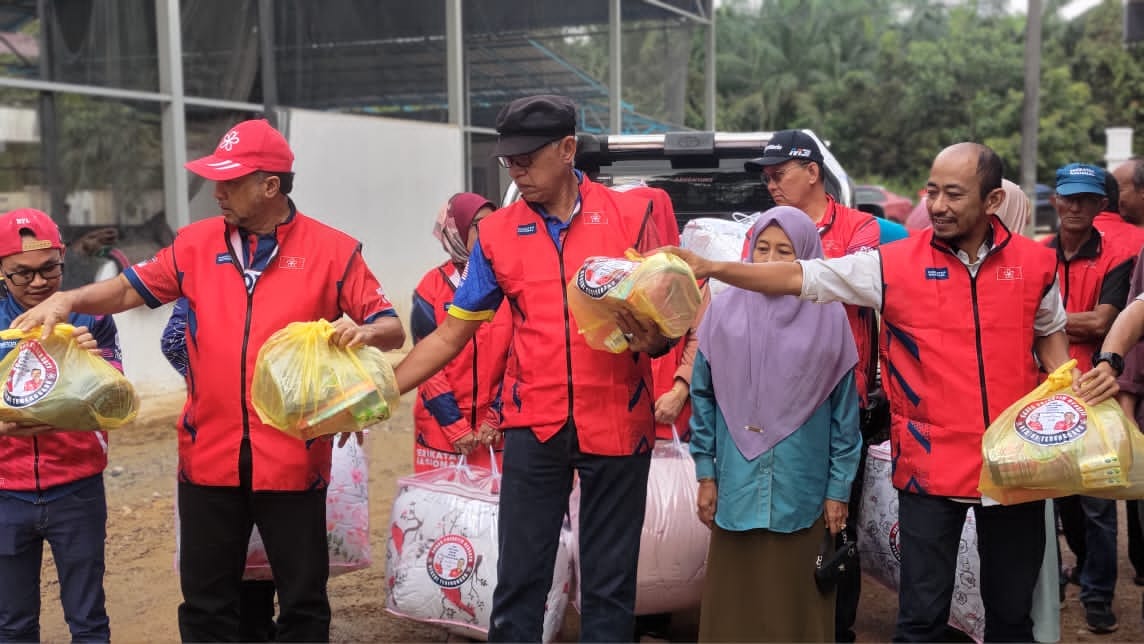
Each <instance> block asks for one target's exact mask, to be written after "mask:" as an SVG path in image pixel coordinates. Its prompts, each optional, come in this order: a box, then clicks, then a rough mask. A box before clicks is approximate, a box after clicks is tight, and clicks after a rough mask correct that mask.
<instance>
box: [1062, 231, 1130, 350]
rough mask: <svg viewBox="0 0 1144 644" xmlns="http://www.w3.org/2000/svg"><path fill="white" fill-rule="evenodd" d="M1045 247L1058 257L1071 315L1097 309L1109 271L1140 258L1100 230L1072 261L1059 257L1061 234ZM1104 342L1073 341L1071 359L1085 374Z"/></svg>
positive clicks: (1067, 309) (1070, 343) (1066, 307)
mask: <svg viewBox="0 0 1144 644" xmlns="http://www.w3.org/2000/svg"><path fill="white" fill-rule="evenodd" d="M1125 241H1127V240H1125ZM1044 244H1045V246H1047V247H1049V248H1051V249H1053V253H1057V254H1058V255H1057V278H1058V279H1059V280H1060V285H1061V299H1062V300H1064V303H1065V311H1067V312H1069V313H1088V312H1089V311H1092V310H1093V309H1095V308H1096V306H1097V304H1098V303H1099V302H1100V291H1101V288H1102V287H1103V286H1104V278H1105V276H1107V275H1108V273H1109V271H1111V270H1112V269H1113V268H1116V267H1117V266H1119V265H1121V264H1123V263H1125V262H1131V261H1134V260H1135V259H1136V253H1134V252H1132V251H1130V250H1129V245H1128V244H1127V243H1124V242H1121V243H1116V242H1115V241H1113V240H1112V238H1111V237H1110V236H1106V235H1104V234H1102V233H1101V232H1100V230H1099V229H1097V230H1093V235H1092V237H1091V238H1089V241H1088V242H1086V243H1085V244H1084V246H1082V247H1081V248H1080V250H1079V251H1078V252H1077V254H1076V255H1074V256H1073V258H1072V259H1071V260H1064V259H1063V258H1062V257H1061V256H1060V255H1059V250H1058V248H1059V247H1060V236H1059V235H1055V236H1053V237H1050V238H1048V239H1047V240H1045V242H1044ZM1120 306H1121V308H1123V306H1124V303H1123V302H1121V303H1120ZM1102 342H1103V340H1101V341H1100V342H1072V341H1071V340H1070V341H1069V357H1071V358H1073V359H1075V360H1076V362H1077V369H1080V370H1081V372H1085V371H1088V370H1089V369H1092V356H1093V354H1095V353H1096V352H1097V351H1098V350H1100V345H1101V343H1102Z"/></svg>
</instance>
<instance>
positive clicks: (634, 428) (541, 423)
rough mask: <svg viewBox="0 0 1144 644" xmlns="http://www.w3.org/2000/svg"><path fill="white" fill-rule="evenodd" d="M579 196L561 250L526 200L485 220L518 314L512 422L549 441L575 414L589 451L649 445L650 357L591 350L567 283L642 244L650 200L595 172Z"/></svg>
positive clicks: (509, 390)
mask: <svg viewBox="0 0 1144 644" xmlns="http://www.w3.org/2000/svg"><path fill="white" fill-rule="evenodd" d="M580 197H581V207H580V212H579V213H578V214H576V215H575V216H574V217H573V218H572V220H571V223H570V225H569V226H568V229H567V231H565V233H564V238H563V239H564V242H563V248H562V249H560V248H557V246H556V244H555V243H554V242H553V240H552V237H551V236H549V234H548V230H547V228H546V227H545V221H544V218H543V217H541V216H540V214H538V213H537V212H536V211H534V210H533V209H532V208H531V207H530V206H529V205H528V204H527V203H525V202H524V201H517V202H516V203H514V204H512V205H510V206H508V207H505V208H502V209H501V210H498V211H497V212H495V213H493V214H491V215H489V216H488V217H486V218H485V219H484V220H483V221H482V222H481V227H480V237H479V238H478V243H479V244H480V245H481V250H482V252H483V253H484V256H485V258H487V259H488V261H489V264H490V265H491V266H492V268H493V272H494V273H495V275H496V280H497V283H498V284H500V287H501V289H502V290H503V291H504V294H505V297H506V298H507V299H508V303H509V307H510V309H511V311H512V320H513V339H512V351H513V358H512V359H511V360H509V364H508V368H507V373H506V375H505V392H504V415H505V420H504V426H505V427H506V428H511V427H530V428H532V431H533V432H535V433H536V436H537V438H539V439H540V440H541V441H546V440H548V439H549V438H551V437H552V436H554V435H555V434H556V433H557V432H558V431H559V430H560V428H561V427H563V426H564V424H565V422H567V421H568V420H569V419H572V420H573V421H574V423H575V427H576V432H577V437H578V439H579V442H580V449H581V450H582V451H584V452H585V453H589V454H599V455H605V456H626V455H630V454H633V453H639V452H645V451H648V450H649V449H651V445H652V444H653V443H654V440H655V425H654V417H653V414H652V405H653V404H654V399H653V394H652V385H651V382H652V380H651V367H650V364H651V361H650V359H649V358H648V356H646V355H644V354H633V353H630V352H624V353H621V354H613V353H608V352H606V351H597V350H595V349H591V348H589V347H588V345H587V344H586V343H585V342H584V339H583V337H582V336H581V335H580V333H579V329H578V327H577V325H576V321H575V320H574V319H573V318H572V316H571V315H570V314H569V312H568V302H567V293H566V290H565V289H566V286H567V284H568V282H569V281H570V280H572V279H573V278H574V277H575V276H576V272H577V271H579V270H580V266H581V265H582V264H583V263H584V260H585V259H587V258H588V257H591V256H606V257H622V256H623V255H624V251H625V250H627V249H628V248H636V247H638V246H639V243H640V241H641V240H640V232H641V229H642V228H643V226H644V225H645V219H647V218H648V216H649V213H650V209H649V207H648V206H649V202H648V200H647V199H641V198H640V197H637V196H635V195H629V194H625V193H619V192H616V191H614V190H609V189H608V188H605V187H603V186H600V185H598V184H595V183H593V182H591V181H590V180H589V179H588V178H587V177H584V178H583V179H582V180H581V185H580ZM649 225H651V224H649Z"/></svg>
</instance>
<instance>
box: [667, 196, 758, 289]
mask: <svg viewBox="0 0 1144 644" xmlns="http://www.w3.org/2000/svg"><path fill="white" fill-rule="evenodd" d="M760 214H761V213H757V212H756V213H754V214H751V215H745V214H743V213H741V212H736V213H733V214H732V215H731V219H718V218H715V217H699V218H697V219H692V220H691V221H689V222H687V225H685V226H684V227H683V235H682V236H681V237H682V238H681V241H680V246H683V247H684V248H686V249H687V250H690V251H692V252H694V253H696V254H697V255H699V256H701V257H706V258H707V259H713V260H718V261H723V262H737V261H740V260H742V258H743V246H744V245H745V244H746V243H747V234H748V233H749V232H750V231H751V226H752V225H754V223H755V220H756V219H758V217H759V215H760ZM709 284H710V286H709V288H710V289H711V295H718V294H719V293H721V292H723V291H724V290H725V289H726V288H727V285H726V284H724V283H723V282H720V281H719V280H715V279H713V280H710V281H709Z"/></svg>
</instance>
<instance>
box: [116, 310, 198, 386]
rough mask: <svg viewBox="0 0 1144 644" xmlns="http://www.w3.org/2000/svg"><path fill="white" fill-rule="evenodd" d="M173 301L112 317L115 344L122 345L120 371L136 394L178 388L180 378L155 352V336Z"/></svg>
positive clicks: (157, 339)
mask: <svg viewBox="0 0 1144 644" xmlns="http://www.w3.org/2000/svg"><path fill="white" fill-rule="evenodd" d="M172 308H174V305H173V304H168V305H166V306H162V307H159V308H157V309H154V310H152V309H149V308H147V307H145V306H143V307H139V308H137V309H132V310H130V311H124V312H123V313H119V314H117V315H116V316H115V326H116V328H118V329H119V344H120V346H122V347H123V371H124V373H125V374H126V375H127V379H128V380H130V381H131V383H132V384H133V385H135V389H136V390H137V391H138V392H139V395H140V396H144V397H146V396H149V395H154V394H164V393H169V392H172V391H181V390H183V388H184V384H183V378H182V376H180V375H179V374H178V373H177V372H176V371H175V370H174V369H172V368H171V365H170V364H168V363H167V360H166V359H165V358H164V357H163V354H162V353H161V352H160V351H159V336H160V335H161V334H162V333H163V327H164V326H166V324H167V318H169V317H170V316H171V309H172Z"/></svg>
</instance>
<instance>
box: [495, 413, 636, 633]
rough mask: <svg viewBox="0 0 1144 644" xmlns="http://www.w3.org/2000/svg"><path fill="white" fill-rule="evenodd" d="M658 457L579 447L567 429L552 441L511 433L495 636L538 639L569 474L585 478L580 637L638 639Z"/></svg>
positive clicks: (503, 493)
mask: <svg viewBox="0 0 1144 644" xmlns="http://www.w3.org/2000/svg"><path fill="white" fill-rule="evenodd" d="M650 467H651V454H650V453H644V454H638V455H632V456H596V455H592V454H585V453H583V452H581V451H580V443H579V440H578V439H577V436H576V429H575V427H573V426H572V425H570V424H569V425H566V426H565V427H564V428H562V429H561V430H560V432H559V433H557V434H556V436H553V437H552V438H551V439H549V440H548V442H546V443H541V442H540V441H539V440H537V438H536V435H535V434H533V433H532V431H531V430H529V429H510V430H508V431H506V432H505V433H504V475H503V478H502V479H501V490H500V520H499V524H498V540H499V543H498V562H497V587H496V590H495V591H494V592H493V609H492V616H491V619H490V622H491V623H490V626H489V641H490V642H539V641H540V639H541V632H542V630H543V617H544V603H545V600H546V598H547V596H548V589H549V587H551V585H552V574H553V566H554V565H555V562H556V549H557V546H558V541H559V539H560V528H561V526H562V525H563V523H564V515H565V513H566V512H567V511H568V496H569V494H571V492H572V474H573V472H574V471H575V472H578V473H579V475H580V607H581V618H580V641H582V642H627V641H631V639H632V633H633V629H634V627H635V617H634V613H633V611H634V610H635V603H636V568H637V566H638V564H639V551H640V533H641V532H642V530H643V519H644V508H645V505H646V502H647V477H648V469H649V468H650Z"/></svg>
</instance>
